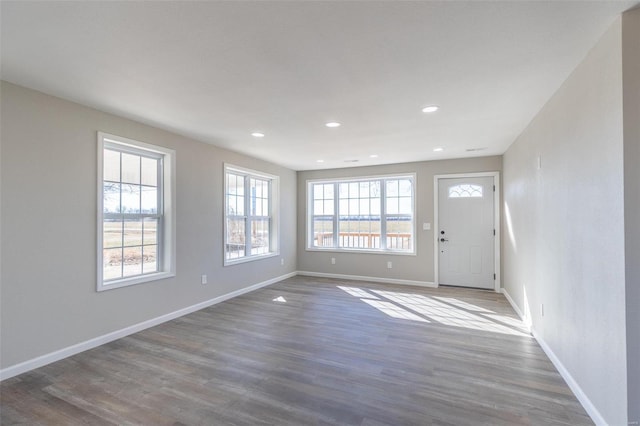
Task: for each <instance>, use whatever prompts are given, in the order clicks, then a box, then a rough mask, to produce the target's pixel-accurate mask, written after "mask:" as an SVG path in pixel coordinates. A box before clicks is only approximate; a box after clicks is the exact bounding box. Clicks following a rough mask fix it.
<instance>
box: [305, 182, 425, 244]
mask: <svg viewBox="0 0 640 426" xmlns="http://www.w3.org/2000/svg"><path fill="white" fill-rule="evenodd" d="M406 178H410V179H411V181H412V183H413V185H412V189H413V194H412V195H413V196H412V200H411V203H412V204H411V210H412V213H411V215H412V224H411V225H412V226H411V228H412V230H411V232H412V237H413V247H412V250H411V251H407V250H394V249H387V248H384V249H383V248H380V249H360V248H352V247H346V248H341V247H327V248H322V247H314V246H313V245H312V241H313V224H312V220H313V215H312V214H311V212H312V211H313V206H312V205H311V204H312V201H313V200H312V199H311V188H312V186H313V185H314V184H318V183H332V184H340V183H348V182H362V181H370V180H393V179H406ZM417 182H418V179H417V175H416V173H399V174H389V175H371V176H357V177H344V178H330V179H308V180H307V181H306V183H307V187H306V194H305V197H306V200H305V208H306V210H305V221H306V232H305V233H306V241H305V250H306V251H315V252H323V253H362V254H384V255H393V256H416V255H417V246H418V244H417V243H418V241H417V235H418V234H417V232H416V230H417V227H416V206H417V202H416V197H417V194H418V188H417V186H418V183H417ZM385 199H386V197H385V198H384V199H382V201H381V202H382V203H383V204H384V202H385ZM334 205H335V209H336V211H335V213H334V215H333V216H334V229H337V223H336V221H337V217H338V214H337V209H338V204H337V203H334ZM383 210H384V207H383V206H381V212H380V216H381V219H380V220H381V222H383V216H386V215H383V214H382V211H383ZM380 226H381V227H382V226H383V225H382V223H381V224H380ZM380 234H381V235H382V228H381V232H380Z"/></svg>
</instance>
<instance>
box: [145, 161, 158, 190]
mask: <svg viewBox="0 0 640 426" xmlns="http://www.w3.org/2000/svg"><path fill="white" fill-rule="evenodd" d="M158 162H159V160H156V159H154V158H147V157H142V181H141V183H142V184H143V185H149V186H158Z"/></svg>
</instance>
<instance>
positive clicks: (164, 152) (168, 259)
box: [96, 132, 176, 292]
mask: <svg viewBox="0 0 640 426" xmlns="http://www.w3.org/2000/svg"><path fill="white" fill-rule="evenodd" d="M97 139H98V144H97V145H98V153H97V154H98V155H97V158H98V162H97V226H96V228H97V245H96V248H97V250H96V251H97V253H96V258H97V263H96V266H97V268H96V269H97V274H96V275H97V282H96V291H98V292H101V291H105V290H113V289H116V288H122V287H128V286H131V285H135V284H142V283H146V282H151V281H158V280H161V279H166V278H170V277H174V276H175V275H176V244H175V240H176V215H175V205H176V180H175V176H176V174H175V169H176V168H175V157H176V156H175V151H174V150H172V149H168V148H164V147H161V146H157V145H152V144H148V143H145V142H140V141H137V140H133V139H128V138H124V137H121V136H116V135H112V134H109V133H105V132H98V133H97ZM105 149H111V150H115V151H119V152H121V153H129V154H134V155H138V156H143V157H150V158H156V159H159V161H160V162H161V166H160V167H159V171H158V181H157V182H158V186H157V188H158V210H159V211H158V212H157V214H155V215H154V214H144V213H139V214H137V213H133V214H129V213H119V214H117V213H116V214H105V212H104V211H103V209H104V205H103V201H104V163H103V162H104V150H105ZM110 215H120V216H123V217H124V218H126V217H127V216H129V215H130V216H129V217H140V218H142V219H143V218H144V217H152V216H153V217H157V218H158V225H157V231H156V241H157V251H156V259H157V260H156V261H157V265H158V271H157V272H152V273H147V274H144V273H142V274H138V275H133V276H130V277H124V278H119V279H115V280H110V281H105V280H104V277H103V272H104V269H103V268H104V266H103V265H104V264H103V257H104V253H103V249H104V247H103V236H104V234H103V232H104V219H105V218H107V216H110Z"/></svg>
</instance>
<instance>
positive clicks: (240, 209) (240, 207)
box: [235, 195, 244, 216]
mask: <svg viewBox="0 0 640 426" xmlns="http://www.w3.org/2000/svg"><path fill="white" fill-rule="evenodd" d="M235 199H236V201H235V202H236V213H235V214H237V215H238V216H244V196H242V195H236V196H235Z"/></svg>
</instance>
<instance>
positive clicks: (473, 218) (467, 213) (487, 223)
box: [434, 172, 500, 291]
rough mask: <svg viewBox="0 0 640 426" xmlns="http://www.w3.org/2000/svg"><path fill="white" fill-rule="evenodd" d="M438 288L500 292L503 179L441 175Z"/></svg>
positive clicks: (438, 187) (437, 191) (487, 175)
mask: <svg viewBox="0 0 640 426" xmlns="http://www.w3.org/2000/svg"><path fill="white" fill-rule="evenodd" d="M434 190H435V200H434V201H435V227H434V237H435V241H434V250H435V283H436V285H439V284H442V285H453V286H461V287H473V288H484V289H493V290H495V291H499V289H500V283H499V269H500V267H499V265H500V262H499V256H500V254H499V241H500V240H499V222H498V218H499V215H498V208H499V200H498V198H499V197H498V194H499V192H498V173H497V172H491V173H473V174H467V175H439V176H436V177H435V179H434Z"/></svg>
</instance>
